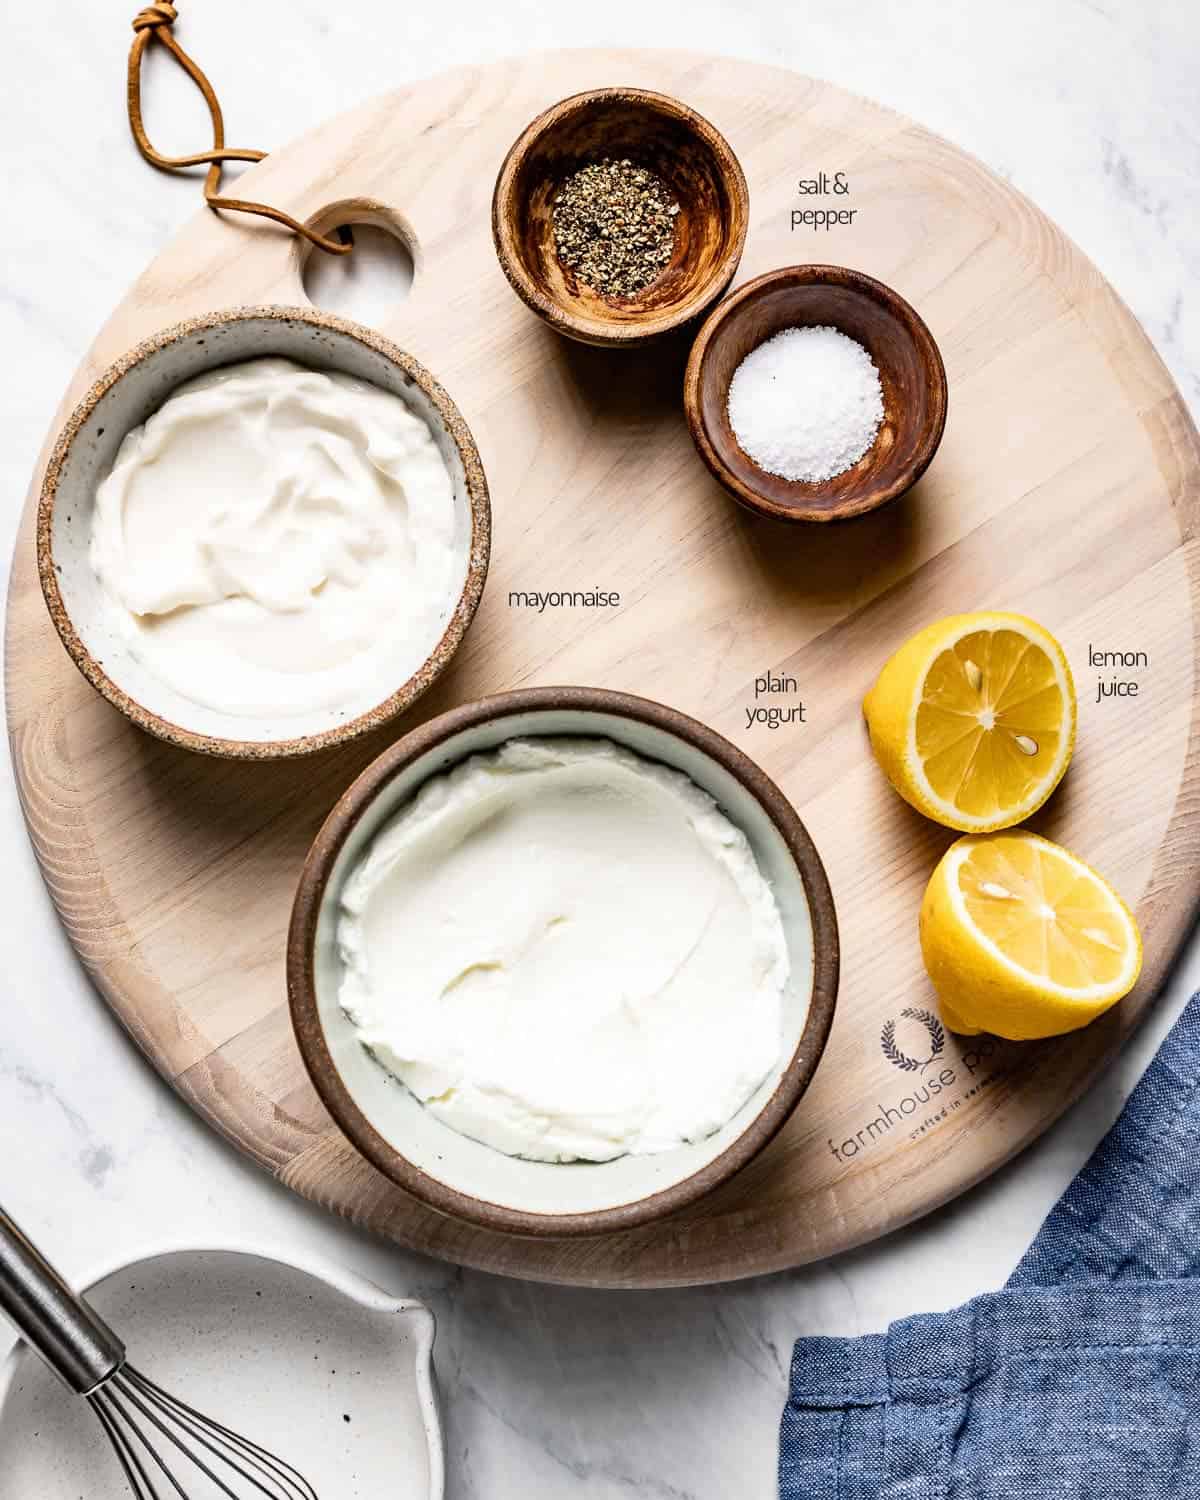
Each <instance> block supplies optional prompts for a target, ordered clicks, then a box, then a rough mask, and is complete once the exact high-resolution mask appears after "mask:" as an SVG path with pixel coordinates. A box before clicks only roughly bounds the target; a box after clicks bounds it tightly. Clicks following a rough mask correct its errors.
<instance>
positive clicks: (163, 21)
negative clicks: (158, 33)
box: [133, 0, 179, 31]
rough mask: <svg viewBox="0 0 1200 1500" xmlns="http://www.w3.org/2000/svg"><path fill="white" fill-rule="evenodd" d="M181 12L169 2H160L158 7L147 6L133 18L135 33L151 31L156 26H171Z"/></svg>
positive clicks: (166, 0) (167, 0) (162, 0)
mask: <svg viewBox="0 0 1200 1500" xmlns="http://www.w3.org/2000/svg"><path fill="white" fill-rule="evenodd" d="M178 14H179V12H178V11H177V10H176V9H175V7H174V6H173V5H171V4H170V3H169V0H160V3H159V4H157V5H147V7H146V8H145V10H139V11H138V13H137V15H136V16H134V18H133V29H134V31H149V30H150V29H151V28H153V27H155V26H170V24H171V23H172V21H174V20H175V17H176V16H177V15H178Z"/></svg>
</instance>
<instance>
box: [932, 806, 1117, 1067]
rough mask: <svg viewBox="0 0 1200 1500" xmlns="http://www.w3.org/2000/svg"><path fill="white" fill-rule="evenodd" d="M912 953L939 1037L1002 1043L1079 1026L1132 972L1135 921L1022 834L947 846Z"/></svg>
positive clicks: (1057, 852)
mask: <svg viewBox="0 0 1200 1500" xmlns="http://www.w3.org/2000/svg"><path fill="white" fill-rule="evenodd" d="M921 951H922V953H923V955H924V958H925V967H926V969H927V970H928V971H929V977H930V979H931V980H932V981H933V986H934V988H935V989H936V990H937V993H938V1000H939V1001H940V1003H941V1007H942V1014H943V1016H944V1018H945V1021H946V1024H947V1025H948V1026H949V1027H950V1029H951V1031H958V1032H963V1033H967V1034H974V1033H975V1032H979V1031H989V1032H991V1033H992V1034H993V1035H995V1036H1003V1037H1008V1038H1010V1039H1011V1040H1013V1041H1028V1040H1031V1039H1032V1038H1034V1037H1045V1036H1058V1035H1060V1034H1061V1033H1062V1032H1065V1031H1075V1030H1077V1029H1078V1028H1079V1027H1080V1026H1086V1025H1087V1024H1088V1022H1089V1021H1093V1020H1095V1018H1096V1017H1097V1016H1098V1015H1101V1014H1102V1013H1103V1012H1104V1011H1106V1010H1108V1008H1109V1007H1110V1006H1112V1005H1115V1004H1116V1003H1117V1001H1118V1000H1120V999H1121V998H1122V997H1123V996H1125V995H1127V994H1128V993H1129V991H1130V990H1131V989H1132V988H1133V986H1134V984H1135V983H1136V982H1137V977H1138V975H1139V974H1140V972H1141V968H1142V940H1141V936H1140V934H1139V932H1138V928H1137V923H1136V922H1135V921H1134V919H1133V916H1132V915H1131V913H1130V911H1129V908H1128V907H1127V906H1126V905H1125V903H1124V902H1123V901H1122V900H1121V898H1120V896H1118V895H1117V893H1116V891H1114V890H1113V888H1112V887H1111V886H1110V885H1109V884H1108V883H1107V881H1105V880H1104V879H1102V877H1101V876H1099V875H1097V873H1096V872H1095V870H1093V869H1092V868H1091V867H1090V866H1088V865H1086V864H1084V862H1083V860H1081V859H1078V858H1076V856H1075V855H1074V854H1071V853H1070V852H1069V851H1068V850H1066V849H1064V848H1062V847H1061V846H1060V845H1058V844H1053V843H1051V842H1050V840H1049V839H1044V838H1041V837H1040V836H1039V835H1038V834H1036V833H1027V832H1025V831H1024V830H1020V831H1014V832H1011V833H991V834H981V835H976V836H973V837H968V838H962V839H959V840H958V841H957V842H956V843H954V844H952V845H951V847H950V848H949V849H948V850H947V851H946V853H945V855H944V856H943V857H942V860H941V863H940V864H939V865H938V867H937V869H936V870H935V871H934V872H933V877H932V879H931V880H930V882H929V885H928V886H927V887H926V890H925V898H924V900H923V901H922V903H921Z"/></svg>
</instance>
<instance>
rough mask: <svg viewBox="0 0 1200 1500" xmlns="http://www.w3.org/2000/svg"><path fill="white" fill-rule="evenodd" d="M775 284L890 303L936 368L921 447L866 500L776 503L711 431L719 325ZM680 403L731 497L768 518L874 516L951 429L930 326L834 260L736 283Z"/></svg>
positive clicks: (913, 479) (705, 335)
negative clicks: (707, 376) (709, 376)
mask: <svg viewBox="0 0 1200 1500" xmlns="http://www.w3.org/2000/svg"><path fill="white" fill-rule="evenodd" d="M776 286H840V287H844V288H846V289H849V290H851V291H855V292H857V293H859V294H860V295H861V296H864V297H867V298H869V299H870V300H871V301H873V302H877V303H879V304H881V305H882V306H884V307H886V308H887V309H888V311H889V312H891V313H893V314H894V315H895V316H896V318H897V319H898V320H899V321H900V322H901V323H902V324H903V325H904V327H905V328H906V329H907V330H908V332H909V334H910V335H911V337H912V339H913V341H914V342H915V343H916V345H917V347H918V349H919V350H920V352H921V354H922V363H923V364H924V365H925V366H926V368H928V369H930V370H932V372H933V380H932V384H931V388H930V396H931V400H932V404H933V421H932V423H931V425H930V427H929V430H928V432H927V433H926V436H925V440H924V441H923V442H922V444H921V446H920V447H919V448H918V449H917V452H916V454H915V456H914V457H913V459H912V461H911V462H910V463H908V464H907V465H906V466H905V467H904V469H902V470H901V472H900V473H899V474H897V475H896V477H895V478H894V479H893V480H892V481H891V483H890V484H887V485H884V486H882V487H881V488H880V489H879V490H878V491H877V492H875V493H873V494H871V495H870V496H868V497H866V498H865V499H860V500H857V501H853V502H847V503H844V504H842V505H840V506H837V507H835V508H833V509H832V510H828V509H825V510H817V509H815V508H814V509H804V508H803V507H799V506H792V505H779V504H777V503H776V502H775V501H773V500H771V499H770V498H769V497H768V496H766V495H763V494H761V493H760V492H758V491H757V490H753V489H751V488H750V487H749V486H748V485H746V484H744V483H743V482H742V480H741V479H740V478H739V477H738V475H736V474H735V473H734V472H733V470H732V469H730V468H729V466H728V465H727V464H726V462H725V460H724V459H723V458H722V456H721V454H720V452H719V451H718V450H717V447H716V445H715V444H714V443H713V441H712V439H711V438H710V436H709V432H708V427H707V424H706V423H705V420H704V411H703V406H702V403H701V401H700V372H701V368H702V366H703V363H704V359H705V357H706V355H707V354H708V351H709V348H710V347H711V345H712V341H713V339H714V338H715V336H716V334H717V331H718V329H719V328H720V327H721V326H722V325H723V324H724V323H725V322H726V321H727V320H728V319H729V318H730V317H733V316H736V315H737V314H738V313H739V312H740V311H741V310H742V309H744V308H745V307H746V306H747V304H749V303H751V302H753V301H754V300H755V299H756V298H757V297H759V296H760V295H761V294H762V293H763V292H765V291H768V290H770V289H772V288H773V287H776ZM683 393H684V395H683V403H684V410H685V412H686V414H687V423H688V430H689V431H690V432H691V435H692V441H693V443H694V444H695V445H696V450H697V452H698V453H699V454H700V457H701V458H702V459H703V460H704V462H705V464H706V465H707V467H708V470H709V472H710V473H711V474H712V476H713V478H714V479H716V480H717V482H718V483H719V484H720V485H721V486H722V487H723V488H724V489H725V490H727V491H728V493H729V494H730V495H732V496H733V498H734V499H735V500H737V501H738V502H739V504H741V505H744V506H745V507H746V508H747V509H748V510H752V511H754V512H755V513H756V514H757V515H760V516H769V517H770V518H771V519H772V520H776V521H795V522H800V521H815V522H818V523H827V522H830V521H848V520H853V519H854V518H855V517H857V516H865V515H870V513H871V512H872V511H875V510H879V509H880V507H881V506H884V505H888V504H889V503H890V502H891V501H893V500H898V499H899V498H900V496H901V495H903V494H905V493H906V492H907V491H908V490H910V489H912V487H913V485H915V484H916V483H917V481H918V480H919V479H920V478H921V476H922V475H923V474H924V473H925V471H926V469H928V467H929V465H930V464H931V463H932V462H933V459H934V455H935V454H936V453H937V451H938V448H939V447H940V445H941V441H942V436H943V434H944V433H945V430H946V413H947V409H948V406H949V387H948V384H947V380H946V365H945V362H944V361H943V359H942V352H941V350H940V349H939V348H938V345H937V340H936V339H935V338H934V336H933V334H932V333H931V332H930V330H929V326H928V324H927V323H926V322H925V320H924V318H922V317H921V315H920V313H919V312H918V311H917V310H916V308H915V307H913V305H912V304H911V303H910V302H908V301H907V300H906V299H905V298H904V297H902V296H901V295H900V293H899V292H897V291H896V290H895V289H894V288H893V287H890V286H888V285H887V283H886V282H883V281H880V280H878V278H876V277H874V276H869V275H868V274H867V273H866V272H865V271H856V270H854V269H853V268H852V267H850V266H835V265H829V264H826V263H823V262H818V261H811V262H804V263H803V264H799V265H793V266H778V267H776V269H774V270H772V271H765V272H764V273H763V274H762V275H761V276H756V277H754V279H753V280H751V281H747V282H746V283H745V284H744V285H742V286H739V287H737V288H735V289H734V290H733V291H732V292H730V293H729V295H728V296H726V297H723V298H722V299H721V301H720V302H718V303H717V305H716V307H714V308H713V309H712V311H711V312H710V313H709V314H708V316H707V317H706V318H705V320H704V322H703V324H702V325H701V327H700V330H699V332H698V333H697V334H696V338H695V340H694V342H693V344H692V348H691V352H690V353H689V355H688V362H687V369H686V372H685V374H684V381H683Z"/></svg>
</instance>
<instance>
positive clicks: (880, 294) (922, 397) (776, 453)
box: [684, 266, 947, 521]
mask: <svg viewBox="0 0 1200 1500" xmlns="http://www.w3.org/2000/svg"><path fill="white" fill-rule="evenodd" d="M684 404H685V407H686V410H687V419H688V426H689V427H690V428H691V433H692V439H693V441H694V442H695V444H696V448H697V450H698V452H699V454H700V456H701V458H702V459H703V460H704V462H705V463H706V464H707V465H708V467H709V469H710V470H711V471H712V474H713V475H714V477H715V478H716V479H717V480H719V481H720V483H721V484H722V485H723V486H724V487H725V489H726V490H728V491H729V493H730V494H731V495H732V496H733V498H734V499H735V500H737V501H739V502H740V503H741V504H742V505H744V506H746V507H747V508H748V509H749V510H752V511H756V512H757V513H758V514H759V515H764V516H771V517H773V518H774V519H776V520H780V521H841V520H848V519H850V518H851V517H854V516H862V515H866V513H867V512H868V511H872V510H877V509H878V508H879V507H880V506H881V505H886V504H887V503H888V502H889V501H890V500H895V499H896V498H897V497H898V496H900V495H902V494H904V492H905V491H906V490H909V489H911V488H912V486H913V485H914V484H916V482H917V480H918V479H920V477H921V475H922V474H924V472H925V470H926V469H927V468H928V467H929V464H930V462H931V461H932V459H933V456H934V454H935V453H936V452H937V449H938V444H939V443H940V442H941V440H942V432H943V430H944V429H945V425H946V404H947V391H946V370H945V366H944V365H943V363H942V356H941V354H940V353H939V352H938V347H937V344H936V343H935V342H934V339H933V335H932V334H931V333H930V331H929V329H928V328H927V327H926V326H925V323H924V322H923V321H922V319H921V317H920V316H919V315H918V313H917V312H916V311H915V310H914V309H913V308H912V307H910V306H909V304H908V303H907V302H906V301H905V300H904V298H903V297H901V296H900V295H899V294H898V293H896V292H894V291H892V289H891V288H890V287H887V286H884V284H883V283H882V282H881V281H876V280H875V279H874V278H873V277H871V276H867V275H864V274H863V273H862V272H861V271H851V270H847V269H846V268H845V267H842V266H787V267H785V268H783V269H782V270H778V271H769V272H767V274H766V275H765V276H759V277H758V278H757V279H756V280H754V281H751V282H748V283H747V284H746V285H745V286H743V287H739V288H738V290H737V291H735V292H733V293H732V294H731V295H730V296H728V297H726V298H725V300H724V301H723V302H721V303H720V304H719V305H718V306H717V307H716V308H714V310H713V311H712V313H710V314H709V316H708V318H707V320H706V321H705V323H704V325H703V327H702V328H701V329H700V332H699V334H698V335H697V336H696V341H695V343H694V345H693V346H692V352H691V356H690V358H689V359H688V367H687V376H686V378H685V382H684Z"/></svg>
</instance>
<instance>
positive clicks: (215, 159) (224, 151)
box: [125, 0, 353, 255]
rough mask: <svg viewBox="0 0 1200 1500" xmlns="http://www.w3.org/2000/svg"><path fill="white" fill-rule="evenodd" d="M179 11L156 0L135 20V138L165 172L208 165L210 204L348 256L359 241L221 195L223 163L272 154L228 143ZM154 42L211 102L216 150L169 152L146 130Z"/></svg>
mask: <svg viewBox="0 0 1200 1500" xmlns="http://www.w3.org/2000/svg"><path fill="white" fill-rule="evenodd" d="M178 14H179V12H178V11H177V10H176V8H175V6H174V5H172V4H171V3H170V0H155V3H154V4H152V5H147V6H146V7H145V8H144V9H143V10H140V11H138V13H137V15H136V16H135V17H134V18H133V33H134V35H133V46H132V47H131V48H130V49H129V71H128V76H127V80H126V87H125V101H126V104H127V106H128V109H129V128H130V130H132V131H133V139H134V141H135V143H136V145H137V148H138V150H139V151H140V152H141V153H142V155H143V157H145V159H146V160H147V161H148V162H149V163H150V165H151V166H152V167H158V168H159V169H160V171H163V172H179V171H182V170H183V169H184V168H186V167H198V166H207V167H208V172H207V174H206V175H205V178H204V201H205V202H206V203H207V204H208V206H209V208H212V209H228V210H230V211H231V212H233V213H240V214H257V215H258V217H259V218H262V219H272V220H273V221H274V222H275V223H276V224H282V225H284V227H285V228H287V229H290V230H291V231H292V233H293V234H298V235H300V236H301V237H302V238H303V239H306V240H307V241H308V243H309V244H310V245H315V246H316V247H317V249H318V250H326V251H328V252H329V254H330V255H348V254H349V253H350V251H351V249H352V248H353V240H346V241H342V240H331V239H329V238H327V236H325V235H323V234H318V233H317V231H316V230H315V229H310V228H309V227H308V225H307V224H301V222H300V221H299V219H294V218H292V216H291V214H285V213H284V211H283V210H282V209H281V208H270V207H268V205H267V204H265V203H250V202H248V201H247V200H246V199H243V198H225V197H222V196H221V163H222V162H227V161H262V159H263V157H264V156H265V155H266V154H267V153H266V152H265V151H241V150H235V149H233V148H232V147H228V146H226V144H225V121H224V119H223V118H222V115H221V106H220V104H218V102H217V96H216V94H215V93H214V92H213V86H212V84H211V83H209V81H208V79H207V78H206V77H205V76H204V72H203V70H202V69H201V68H200V66H199V64H197V63H195V62H193V61H192V59H191V58H190V57H189V56H188V55H187V53H186V52H185V51H184V50H183V48H182V47H181V46H180V45H179V43H178V42H177V41H176V40H175V36H174V33H173V32H172V30H171V27H172V25H173V23H174V21H175V19H176V17H177V16H178ZM151 40H154V41H156V42H158V43H160V44H161V45H162V46H163V47H165V48H166V49H167V51H168V52H169V53H170V54H171V56H172V57H173V58H174V59H175V61H176V62H177V63H178V64H179V66H180V67H181V68H182V69H183V71H184V72H185V73H186V74H187V76H188V77H189V78H190V79H191V80H192V82H193V83H194V84H195V85H196V87H197V88H198V89H199V90H200V93H201V94H202V95H203V96H204V102H205V104H207V105H208V113H209V118H210V119H211V120H212V133H213V143H212V150H211V151H197V152H195V153H194V154H193V155H191V156H163V155H162V154H161V153H160V152H158V151H156V150H155V149H154V147H153V146H152V145H151V144H150V137H149V136H148V135H147V134H146V125H145V122H144V120H143V119H142V57H143V55H144V54H145V51H146V48H147V46H149V44H150V42H151Z"/></svg>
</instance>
